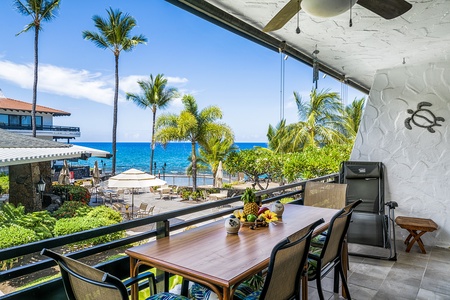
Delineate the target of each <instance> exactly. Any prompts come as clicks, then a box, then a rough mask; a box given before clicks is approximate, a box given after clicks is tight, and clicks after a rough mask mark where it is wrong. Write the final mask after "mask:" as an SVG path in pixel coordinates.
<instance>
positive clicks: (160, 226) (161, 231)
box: [155, 220, 170, 292]
mask: <svg viewBox="0 0 450 300" xmlns="http://www.w3.org/2000/svg"><path fill="white" fill-rule="evenodd" d="M169 234H170V222H169V221H168V220H164V221H159V222H156V238H157V239H161V238H164V237H167V236H169ZM155 276H156V278H164V280H159V281H158V282H157V283H156V290H157V291H161V290H162V291H165V292H168V291H169V273H167V272H164V271H161V270H158V269H156V274H155Z"/></svg>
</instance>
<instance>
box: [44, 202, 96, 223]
mask: <svg viewBox="0 0 450 300" xmlns="http://www.w3.org/2000/svg"><path fill="white" fill-rule="evenodd" d="M91 210H92V208H91V207H90V206H88V205H87V204H85V203H83V202H77V201H65V202H64V203H63V205H61V207H60V208H58V209H57V210H56V211H54V212H53V217H55V218H56V219H62V218H72V217H80V216H85V215H87V214H88V213H89V212H90V211H91Z"/></svg>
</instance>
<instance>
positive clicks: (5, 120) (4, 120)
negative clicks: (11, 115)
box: [0, 114, 9, 125]
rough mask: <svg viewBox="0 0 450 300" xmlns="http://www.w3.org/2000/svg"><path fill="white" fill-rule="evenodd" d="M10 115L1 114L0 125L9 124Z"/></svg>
mask: <svg viewBox="0 0 450 300" xmlns="http://www.w3.org/2000/svg"><path fill="white" fill-rule="evenodd" d="M8 124H9V123H8V115H4V114H0V125H8Z"/></svg>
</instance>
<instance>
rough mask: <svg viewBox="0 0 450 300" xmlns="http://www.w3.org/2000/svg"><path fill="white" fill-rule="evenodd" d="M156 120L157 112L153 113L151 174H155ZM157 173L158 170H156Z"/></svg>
mask: <svg viewBox="0 0 450 300" xmlns="http://www.w3.org/2000/svg"><path fill="white" fill-rule="evenodd" d="M155 120H156V111H155V110H154V111H153V124H152V143H151V145H150V147H151V149H150V150H151V152H150V153H151V154H150V174H153V172H152V170H153V156H154V154H155ZM155 171H156V170H155Z"/></svg>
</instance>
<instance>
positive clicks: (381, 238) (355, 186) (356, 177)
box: [339, 161, 398, 260]
mask: <svg viewBox="0 0 450 300" xmlns="http://www.w3.org/2000/svg"><path fill="white" fill-rule="evenodd" d="M339 180H340V182H342V183H346V184H347V200H346V202H347V203H351V202H353V201H356V200H359V199H361V200H362V201H363V203H362V204H361V205H360V206H358V207H357V208H356V209H355V212H354V213H353V216H352V223H351V224H350V227H349V229H348V242H349V243H353V244H359V245H365V246H373V247H380V248H384V249H389V254H386V255H374V254H373V253H374V251H372V249H364V247H359V250H358V252H355V251H353V252H350V254H352V255H356V256H363V257H370V258H382V259H389V260H397V249H396V245H395V230H394V226H395V223H394V220H395V217H394V209H395V207H397V206H398V204H397V203H396V202H394V201H389V202H386V203H385V199H384V165H383V164H382V163H381V162H362V161H345V162H343V163H342V164H341V170H340V176H339ZM385 206H386V207H387V213H386V209H385Z"/></svg>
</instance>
